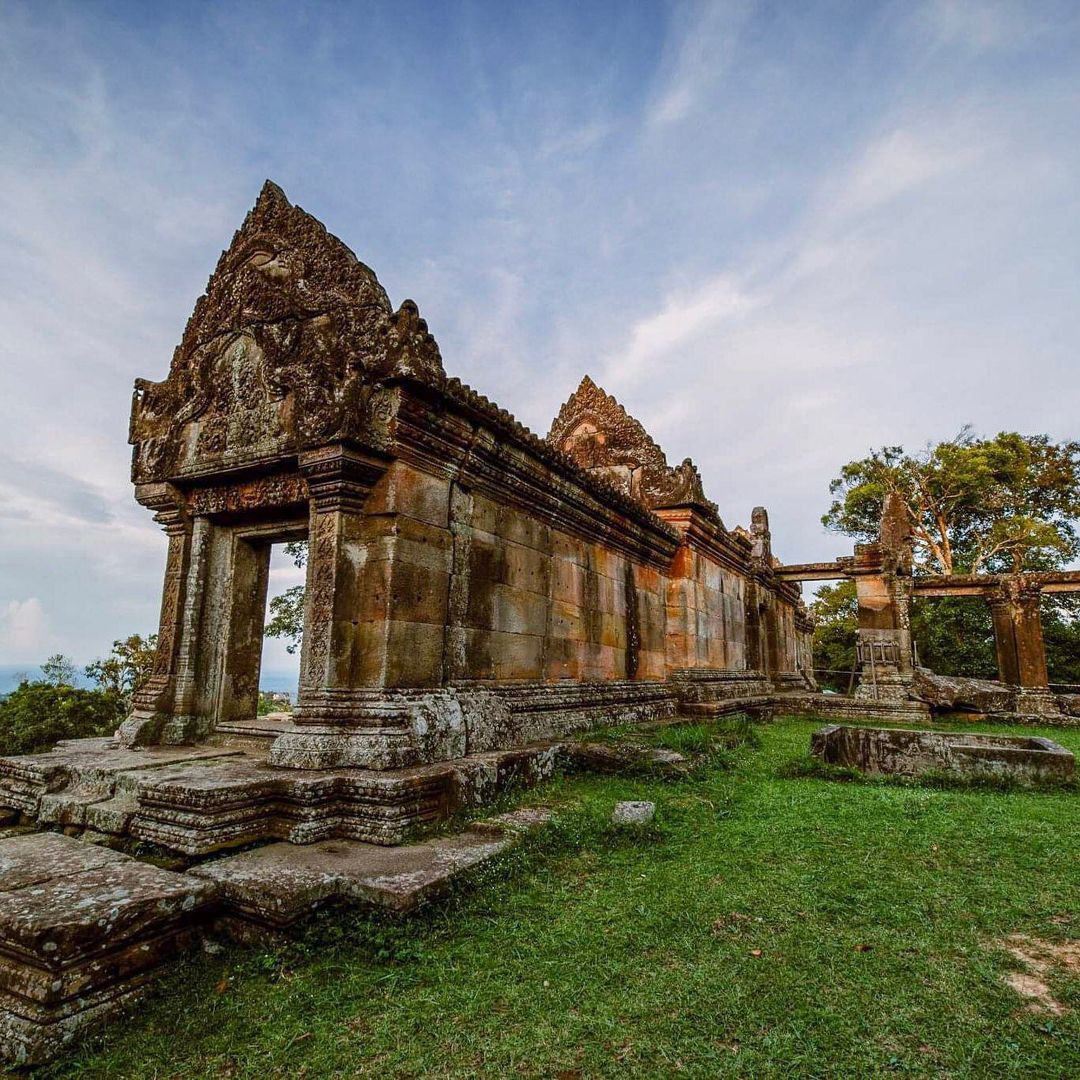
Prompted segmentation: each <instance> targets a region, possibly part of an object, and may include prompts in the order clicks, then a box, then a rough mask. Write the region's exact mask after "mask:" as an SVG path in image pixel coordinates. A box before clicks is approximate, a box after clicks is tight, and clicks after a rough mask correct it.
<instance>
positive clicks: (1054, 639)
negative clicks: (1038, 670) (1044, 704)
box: [1042, 593, 1080, 689]
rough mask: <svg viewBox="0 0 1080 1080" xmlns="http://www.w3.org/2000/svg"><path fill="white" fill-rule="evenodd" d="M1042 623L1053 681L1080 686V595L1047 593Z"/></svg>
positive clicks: (1047, 665) (1079, 687) (1047, 658)
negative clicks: (1048, 594)
mask: <svg viewBox="0 0 1080 1080" xmlns="http://www.w3.org/2000/svg"><path fill="white" fill-rule="evenodd" d="M1042 626H1043V641H1044V642H1045V644H1046V667H1047V671H1048V672H1049V674H1050V682H1051V683H1057V684H1059V685H1062V686H1070V687H1075V688H1077V689H1080V596H1075V595H1068V594H1064V593H1056V594H1054V595H1051V596H1044V597H1043V600H1042Z"/></svg>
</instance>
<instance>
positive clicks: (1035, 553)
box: [810, 428, 1080, 689]
mask: <svg viewBox="0 0 1080 1080" xmlns="http://www.w3.org/2000/svg"><path fill="white" fill-rule="evenodd" d="M890 491H895V492H898V493H899V494H900V496H901V498H902V500H903V503H904V506H905V507H906V509H907V513H908V517H909V521H910V523H911V527H912V533H913V536H914V540H915V570H916V572H917V573H923V574H959V573H973V574H977V573H1018V572H1021V571H1028V570H1047V569H1053V568H1055V567H1060V566H1062V565H1063V564H1065V563H1067V562H1069V561H1070V560H1072V559H1075V558H1077V556H1080V537H1078V535H1077V519H1078V518H1080V443H1077V442H1061V443H1055V442H1053V441H1051V440H1050V438H1049V437H1048V436H1046V435H1018V434H1016V433H1015V432H1002V433H1001V434H999V435H996V436H995V437H994V438H992V439H981V438H978V437H977V436H976V435H975V434H974V433H973V432H972V431H971V429H970V428H964V429H963V430H962V431H961V432H960V434H959V435H958V436H956V438H954V439H949V440H947V441H945V442H941V443H937V444H931V445H929V446H927V447H926V448H925V449H924V450H922V451H921V452H919V453H917V454H909V453H906V452H905V450H904V448H903V447H901V446H886V447H882V448H881V449H880V450H875V451H873V452H872V453H871V454H870V455H869V456H867V457H865V458H861V459H860V460H858V461H852V462H849V463H848V464H847V465H845V466H844V467H843V468H842V469H841V470H840V475H839V476H838V477H837V478H836V479H835V480H833V481H832V483H831V484H830V485H829V493H830V494H831V495H832V504H831V505H830V507H829V511H828V513H826V514H825V515H824V516H823V517H822V523H823V524H824V525H825V526H826V527H827V528H829V529H831V530H833V531H834V532H840V533H844V534H846V535H848V536H851V537H854V538H855V539H857V540H862V541H870V540H874V539H876V538H877V535H878V525H879V521H880V517H881V510H882V504H883V502H884V499H885V495H886V494H887V493H888V492H890ZM810 610H811V611H812V613H813V614H814V616H815V618H816V619H817V629H816V631H815V634H814V666H815V667H817V668H829V669H835V670H841V671H844V670H847V669H848V668H849V667H850V666H851V665H852V664H853V663H854V650H855V632H856V629H857V625H858V618H857V611H856V601H855V586H854V583H853V582H851V581H844V582H841V583H839V584H837V585H826V586H823V587H822V588H820V589H818V590H817V593H816V594H815V597H814V600H813V601H812V603H811V605H810ZM1042 620H1043V633H1044V638H1045V641H1046V653H1047V666H1048V668H1049V671H1050V678H1051V680H1052V681H1055V682H1058V683H1077V682H1080V597H1072V596H1065V595H1054V596H1047V597H1044V598H1043V602H1042ZM911 629H912V635H913V637H914V639H915V642H916V645H917V647H918V650H919V660H920V663H922V664H924V665H926V666H927V667H930V668H933V670H934V671H937V672H939V673H940V674H942V675H972V676H977V677H982V678H995V677H996V674H997V661H996V657H995V652H994V635H993V629H992V626H991V620H990V613H989V610H988V609H987V606H986V605H985V604H984V603H980V602H979V601H977V600H970V599H967V598H963V597H940V598H936V599H929V600H927V599H920V600H917V601H916V602H915V603H914V604H913V605H912V611H911ZM825 681H826V682H827V680H825ZM840 681H843V680H842V679H839V677H837V678H834V679H833V680H832V683H831V685H833V686H834V688H836V689H840V686H839V685H838V683H839V682H840Z"/></svg>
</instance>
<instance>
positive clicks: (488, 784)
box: [0, 718, 559, 856]
mask: <svg viewBox="0 0 1080 1080" xmlns="http://www.w3.org/2000/svg"><path fill="white" fill-rule="evenodd" d="M292 726H293V725H292V724H291V722H289V721H282V720H277V721H273V722H269V723H268V722H267V721H265V719H263V718H259V719H256V720H253V721H251V722H250V723H245V724H229V725H227V729H228V731H229V733H230V734H229V735H227V736H226V737H225V740H226V743H227V745H218V746H215V747H208V746H199V747H168V748H165V747H161V748H147V749H145V750H138V751H129V750H123V749H118V748H117V747H116V745H115V743H113V742H112V741H111V740H85V741H84V742H85V744H86V745H83V743H82V742H75V743H68V744H63V745H61V746H60V747H58V748H57V750H55V751H52V752H51V753H49V754H42V755H34V756H33V757H26V758H11V759H0V804H6V803H9V804H12V805H13V806H14V807H17V808H18V809H20V810H21V811H22V812H23V813H25V814H27V815H30V816H34V817H37V818H38V819H39V820H42V821H48V822H59V823H62V824H64V825H65V826H66V827H68V828H73V829H86V830H89V831H91V832H98V833H103V834H107V835H111V836H124V837H132V838H134V839H137V840H143V841H149V842H152V843H155V844H158V845H161V846H163V847H166V848H169V849H171V850H173V851H177V852H181V853H183V854H184V855H189V856H201V855H206V854H208V853H210V852H213V851H216V850H219V849H222V848H228V847H236V846H239V845H242V844H250V843H257V842H263V841H267V840H288V841H290V842H293V843H312V842H315V841H318V840H324V839H329V838H331V837H338V838H345V839H355V840H363V841H366V842H369V843H377V844H400V843H402V842H404V841H405V840H406V839H408V838H409V837H410V836H411V835H413V834H415V833H416V832H418V831H420V830H422V829H424V828H425V827H427V826H430V825H432V824H434V823H435V822H437V821H438V820H440V819H442V818H444V817H446V816H447V815H448V814H450V813H452V812H453V811H454V810H456V809H459V808H462V807H474V806H482V805H484V804H485V803H486V802H489V801H491V800H492V799H494V798H496V797H497V796H498V795H499V794H500V793H502V792H504V791H506V790H508V789H510V788H512V787H516V788H520V787H530V786H532V785H535V784H537V783H540V782H541V781H543V780H545V779H547V778H548V777H550V776H551V775H552V774H553V772H554V770H555V768H556V765H557V757H558V748H559V744H558V743H552V742H546V741H538V742H537V743H534V744H533V745H532V746H529V747H521V748H513V749H510V750H501V751H489V752H487V753H481V754H472V755H469V756H466V757H462V758H457V759H455V760H453V761H449V762H442V763H439V764H435V765H426V766H412V767H410V768H407V769H400V770H362V769H348V768H346V769H336V770H297V769H288V770H274V769H268V768H267V767H266V754H267V751H268V749H269V745H270V742H271V741H272V740H273V739H274V738H276V737H277V736H279V735H280V734H281V732H282V731H283V730H285V729H291V728H292ZM233 740H235V741H236V743H237V744H239V749H238V748H237V747H236V746H234V745H233ZM9 764H10V765H11V766H12V771H13V772H14V773H16V774H17V775H15V776H12V775H8V774H5V768H6V766H7V765H9ZM61 809H62V813H61Z"/></svg>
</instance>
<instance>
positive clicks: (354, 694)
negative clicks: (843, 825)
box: [120, 183, 811, 769]
mask: <svg viewBox="0 0 1080 1080" xmlns="http://www.w3.org/2000/svg"><path fill="white" fill-rule="evenodd" d="M131 442H132V443H133V445H134V458H133V465H132V477H133V480H134V483H135V497H136V498H137V499H138V500H139V502H140V503H142V505H144V506H146V507H147V508H149V509H150V510H152V511H153V512H154V514H155V517H156V520H157V521H159V522H160V523H161V524H162V526H163V527H164V529H165V531H166V533H167V534H168V537H169V555H168V565H167V568H166V571H165V584H164V589H163V598H162V606H161V626H160V632H159V638H158V640H159V643H160V644H159V652H158V656H157V663H156V666H155V670H154V675H153V678H152V679H151V680H150V682H149V684H148V685H147V686H146V687H145V688H144V689H143V690H142V691H141V692H140V694H139V695H138V697H137V699H136V702H135V709H134V712H133V713H132V715H131V717H130V718H129V720H128V721H127V723H125V724H124V726H123V728H122V729H121V733H120V737H121V740H122V741H123V743H124V744H125V745H126V746H132V747H134V746H147V745H152V744H158V743H165V744H180V743H194V742H198V741H199V740H203V739H205V738H206V737H207V736H209V735H210V734H211V733H213V732H215V731H217V730H220V729H221V728H222V727H223V726H227V725H230V724H235V723H237V722H243V721H248V720H251V719H253V718H254V716H255V708H256V700H257V695H258V687H259V659H260V654H261V648H262V636H263V618H264V611H265V599H266V586H267V567H268V562H269V555H270V545H271V544H272V543H274V542H276V541H282V540H296V539H304V540H306V541H307V542H308V552H309V557H308V564H307V592H306V597H307V601H306V608H305V612H304V635H303V654H302V659H301V678H300V690H299V698H298V701H297V707H296V710H295V712H294V714H293V719H294V721H295V723H294V724H293V725H292V726H291V727H290V729H289V730H288V731H284V732H282V733H281V734H280V735H278V737H277V738H276V739H275V740H274V743H273V745H272V746H271V747H270V750H269V763H270V764H271V765H272V766H274V767H276V768H281V769H326V768H338V767H342V766H354V767H359V768H365V769H396V768H401V767H403V766H409V765H417V764H422V763H431V762H436V761H442V760H447V759H451V758H459V757H463V756H466V755H469V754H475V753H482V752H485V751H491V750H499V749H506V748H509V747H514V746H521V745H525V744H528V743H531V742H535V741H537V740H539V739H548V738H552V737H556V736H560V735H563V734H565V733H567V732H568V731H571V730H573V729H575V728H581V727H584V726H589V725H595V724H597V723H599V722H601V721H604V720H607V719H612V718H615V717H616V716H617V717H619V718H620V719H622V720H625V719H628V718H630V719H640V720H646V719H657V718H660V717H663V716H667V715H670V714H672V713H673V712H674V711H675V709H676V708H677V706H678V703H679V699H680V693H684V692H685V688H687V687H693V691H694V693H695V694H696V695H697V696H698V697H704V698H705V699H706V700H707V699H708V698H709V695H710V692H711V689H712V688H714V687H715V688H718V689H720V690H721V691H722V692H723V693H724V694H725V695H729V694H730V691H731V688H732V686H735V687H737V688H738V690H739V694H738V695H737V696H742V695H743V694H744V693H745V694H747V695H760V694H761V693H763V692H766V691H768V690H771V689H772V688H773V687H777V686H782V687H801V688H802V689H804V690H805V689H808V688H810V685H811V677H810V672H809V668H810V666H811V663H810V655H811V651H810V634H811V623H810V620H809V618H808V616H807V612H806V609H805V607H804V605H803V603H802V600H801V597H800V592H799V589H798V587H797V586H796V585H794V584H792V583H790V582H785V581H783V580H781V579H779V578H778V577H777V575H776V573H775V567H776V563H775V560H774V559H773V557H772V553H771V550H770V536H769V525H768V517H767V515H766V513H765V511H764V510H763V509H761V508H758V509H756V510H755V511H754V512H753V518H752V525H751V527H750V530H749V531H747V530H744V529H735V530H728V529H727V528H725V527H724V524H723V522H722V521H721V520H720V517H719V515H718V513H717V509H716V506H715V505H714V504H713V503H712V502H710V501H709V500H708V499H707V498H706V497H705V493H704V491H703V490H702V485H701V479H700V477H699V475H698V472H697V469H696V468H695V467H694V465H693V463H692V462H691V461H689V460H687V461H684V462H683V463H682V464H681V465H677V466H671V465H669V464H668V461H667V458H666V457H665V455H664V452H663V451H662V450H661V449H660V447H659V446H657V444H656V443H655V442H654V441H653V440H652V439H651V438H650V437H649V435H648V434H647V432H646V431H645V429H644V428H643V427H642V426H641V424H639V423H638V422H637V421H636V420H635V419H634V418H633V417H631V416H628V415H627V413H626V412H625V410H623V409H622V408H621V407H620V406H619V405H618V403H617V402H616V401H615V400H614V399H613V398H611V397H610V396H608V395H607V394H606V393H604V391H603V390H601V389H600V388H599V387H598V386H596V385H595V384H594V383H593V382H592V381H591V380H590V379H589V378H588V377H586V378H585V379H584V380H583V381H582V383H581V385H580V386H579V387H578V389H577V390H576V391H575V393H574V394H573V395H572V396H571V397H570V399H569V400H568V401H567V402H566V404H565V405H564V406H563V407H562V409H561V410H560V412H559V415H558V416H557V417H556V419H555V421H554V423H553V424H552V427H551V431H550V432H549V433H548V436H547V438H546V439H540V438H537V437H536V436H534V435H533V434H532V433H531V432H529V431H528V430H526V429H525V428H524V427H522V426H521V425H520V424H518V423H517V422H516V421H515V420H514V418H513V417H512V416H510V414H509V413H507V412H505V411H504V410H502V409H500V408H498V407H496V406H495V405H493V404H492V403H491V402H489V401H488V400H487V399H486V398H484V397H482V396H480V395H479V394H477V393H475V392H474V391H472V390H470V389H469V388H468V387H467V386H464V385H463V384H462V383H460V382H459V381H457V380H455V379H450V378H447V376H446V374H445V372H444V370H443V364H442V359H441V357H440V355H439V349H438V346H437V345H436V343H435V340H434V338H433V337H432V336H431V334H430V333H429V332H428V329H427V325H426V324H425V322H424V320H423V319H422V318H420V315H419V313H418V311H417V307H416V305H415V304H414V303H413V302H412V301H411V300H406V301H405V302H404V303H403V304H402V305H401V307H400V308H398V310H397V311H394V310H393V308H392V307H391V305H390V302H389V300H388V299H387V296H386V293H385V292H384V291H383V289H382V287H381V286H380V285H379V282H378V280H377V279H376V277H375V275H374V274H373V273H372V271H371V270H369V269H368V268H367V267H366V266H364V265H363V263H361V262H359V261H358V260H357V259H356V257H355V256H354V255H353V253H352V252H351V251H349V249H348V248H347V247H345V245H344V244H342V243H341V242H340V241H339V240H338V239H336V238H335V237H333V236H331V235H330V234H329V233H327V232H326V230H325V229H324V228H323V227H322V225H320V224H319V222H317V221H316V220H315V219H314V218H312V217H311V216H310V215H308V214H307V213H305V212H304V211H303V210H301V209H300V208H299V207H294V206H292V205H291V204H290V203H289V202H288V200H287V199H286V198H285V196H284V194H283V193H282V192H281V190H280V189H279V188H277V187H275V186H274V185H273V184H271V183H267V184H266V186H265V187H264V188H263V191H262V194H261V195H260V196H259V200H258V202H257V203H256V205H255V208H254V209H253V210H252V211H251V213H250V214H249V215H248V217H247V219H246V221H245V222H244V224H243V226H242V227H241V229H240V231H239V232H237V234H236V236H235V237H234V238H233V242H232V244H231V245H230V247H229V249H228V250H227V251H226V252H225V253H224V254H223V255H222V256H221V259H220V261H219V263H218V266H217V269H216V270H215V272H214V274H213V276H212V277H211V279H210V283H209V285H208V286H207V290H206V295H205V296H203V297H202V298H201V299H200V300H199V302H198V303H197V304H196V306H195V311H194V314H193V315H192V317H191V320H190V322H189V323H188V326H187V329H186V330H185V332H184V337H183V340H182V342H181V343H180V346H179V347H178V348H177V350H176V353H175V355H174V356H173V361H172V366H171V369H170V371H169V375H168V378H166V379H165V380H164V382H160V383H150V382H144V381H140V382H139V383H138V384H137V388H136V391H135V397H134V401H133V405H132V417H131Z"/></svg>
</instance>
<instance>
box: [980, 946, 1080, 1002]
mask: <svg viewBox="0 0 1080 1080" xmlns="http://www.w3.org/2000/svg"><path fill="white" fill-rule="evenodd" d="M1000 945H1001V947H1002V948H1003V949H1005V951H1006V952H1007V953H1009V954H1010V955H1011V956H1012V957H1013V958H1014V959H1016V960H1018V961H1019V962H1020V964H1021V965H1023V967H1024V968H1025V969H1026V970H1025V971H1013V972H1010V973H1009V974H1008V975H1006V976H1005V982H1006V984H1007V985H1008V986H1009V988H1010V989H1012V990H1014V991H1015V992H1016V993H1017V994H1019V995H1020V996H1021V997H1022V998H1025V999H1026V1000H1027V1008H1028V1010H1029V1011H1030V1012H1035V1013H1049V1014H1051V1015H1054V1016H1058V1015H1060V1014H1061V1013H1063V1012H1065V1011H1067V1010H1066V1006H1065V1005H1063V1004H1062V1003H1061V1002H1060V1001H1058V1000H1057V998H1055V997H1054V993H1053V990H1052V989H1051V987H1050V985H1049V984H1048V983H1047V981H1046V979H1047V977H1048V976H1049V975H1050V973H1051V972H1052V971H1054V970H1055V969H1056V970H1064V971H1068V972H1080V941H1062V942H1055V941H1046V940H1044V939H1043V938H1036V937H1031V936H1030V935H1028V934H1010V935H1009V936H1008V937H1007V938H1005V939H1004V940H1003V941H1001V942H1000Z"/></svg>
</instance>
